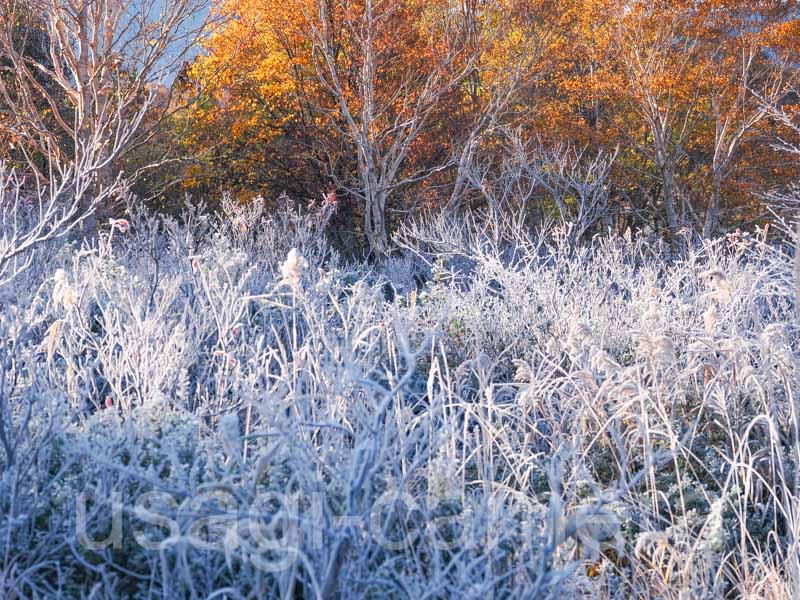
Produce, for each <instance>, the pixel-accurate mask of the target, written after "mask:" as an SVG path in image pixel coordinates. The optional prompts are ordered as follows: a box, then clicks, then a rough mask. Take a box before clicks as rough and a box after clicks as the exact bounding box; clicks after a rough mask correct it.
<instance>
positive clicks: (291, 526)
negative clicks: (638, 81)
mask: <svg viewBox="0 0 800 600" xmlns="http://www.w3.org/2000/svg"><path fill="white" fill-rule="evenodd" d="M280 214H281V215H283V216H282V217H281V218H278V217H274V216H273V217H269V216H268V215H266V214H265V213H263V212H262V211H261V210H260V207H259V205H255V207H251V208H249V209H248V210H243V209H240V208H237V207H235V206H234V205H233V204H231V203H226V213H225V214H223V215H221V216H220V217H215V216H205V215H203V214H202V213H201V212H200V211H198V210H190V211H188V212H187V213H186V214H185V215H184V218H183V220H181V222H178V221H172V220H169V219H157V218H154V217H151V216H148V215H146V214H144V213H137V214H133V215H131V216H130V218H129V221H130V223H129V224H128V223H124V222H116V223H115V225H114V228H113V234H112V231H111V230H109V229H107V230H106V231H104V232H103V233H102V234H101V236H100V240H99V242H98V243H97V244H96V245H95V247H94V248H90V249H86V248H83V249H82V248H80V247H78V246H77V245H75V244H72V245H70V244H66V245H51V246H47V247H42V248H41V249H40V250H39V251H38V255H37V256H36V259H35V260H34V262H33V264H32V265H31V267H30V268H28V269H27V270H26V271H24V272H23V273H22V274H21V275H19V276H17V277H16V278H15V279H13V280H12V281H11V282H9V283H8V284H6V285H5V287H4V289H3V290H2V299H1V301H2V310H0V330H2V337H3V340H4V343H3V345H2V348H0V596H2V597H4V598H28V597H47V598H56V597H63V598H81V597H86V598H265V597H281V598H295V597H308V598H318V597H321V598H351V597H352V598H358V597H375V598H378V597H380V598H383V597H398V598H408V597H411V598H444V597H453V598H506V597H515V598H535V597H555V596H565V597H581V596H582V597H599V598H630V597H641V598H707V597H731V598H732V597H740V596H746V597H759V598H787V597H793V596H795V597H796V596H797V594H798V591H799V588H800V558H799V557H798V556H799V555H798V552H800V545H799V544H800V540H798V535H800V515H798V507H799V506H800V477H798V465H800V440H799V439H798V436H799V435H800V416H798V414H797V409H798V405H797V398H796V395H797V391H798V389H799V388H800V386H799V385H798V376H800V373H799V372H798V352H799V350H800V349H799V348H798V346H799V342H798V325H797V322H796V321H794V316H793V315H794V310H795V302H796V282H795V275H794V266H793V260H794V259H793V256H792V251H791V250H790V249H786V247H784V246H781V245H778V244H777V243H776V244H772V243H771V241H772V240H767V239H765V236H764V235H757V236H754V237H749V238H748V237H739V238H728V239H725V240H720V241H718V242H715V243H709V244H706V245H702V246H695V247H693V248H692V249H690V250H687V251H686V252H685V253H683V254H682V255H681V257H680V258H674V257H673V258H668V257H667V251H666V249H665V248H663V247H661V246H659V245H658V244H647V243H645V242H643V241H636V240H631V239H625V238H612V239H608V238H606V239H598V240H597V241H595V242H594V243H593V244H587V245H585V246H582V247H578V248H570V247H569V245H568V243H567V242H566V241H564V240H567V239H569V236H568V235H559V234H558V233H553V234H551V235H548V236H545V237H542V238H529V237H526V236H525V235H523V234H521V233H519V232H516V233H515V232H514V231H513V227H512V228H504V227H503V226H502V225H498V224H497V223H494V224H488V225H487V224H483V225H481V223H480V220H479V219H477V218H476V219H472V220H470V221H469V223H468V224H466V225H463V226H461V227H454V226H451V225H447V224H446V223H444V222H441V221H438V222H428V223H423V224H420V225H416V226H411V227H407V228H406V229H405V230H404V231H402V232H401V233H400V234H399V235H398V238H397V241H398V243H399V244H400V245H401V246H402V247H404V248H405V253H404V254H402V255H398V256H397V257H396V258H393V259H390V260H389V261H387V262H385V263H383V264H380V265H375V264H372V265H368V264H348V263H346V262H345V261H343V260H342V259H341V258H340V257H339V256H338V255H337V254H336V253H335V252H334V251H332V250H331V249H330V248H329V247H328V246H327V245H326V244H325V242H324V235H323V229H324V227H325V225H326V222H327V216H328V215H327V214H326V213H324V212H315V213H312V214H311V215H310V216H306V217H301V216H299V215H295V214H293V213H291V212H288V211H284V212H282V213H280ZM128 225H129V227H128ZM292 248H296V251H294V252H290V251H291V249H292ZM109 534H111V535H109ZM105 538H108V539H107V542H106V543H103V540H104V539H105Z"/></svg>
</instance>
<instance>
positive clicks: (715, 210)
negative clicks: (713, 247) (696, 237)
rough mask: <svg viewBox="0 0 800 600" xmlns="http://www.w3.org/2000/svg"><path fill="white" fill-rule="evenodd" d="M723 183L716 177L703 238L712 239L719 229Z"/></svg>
mask: <svg viewBox="0 0 800 600" xmlns="http://www.w3.org/2000/svg"><path fill="white" fill-rule="evenodd" d="M721 187H722V183H721V182H720V180H719V177H716V176H715V177H714V183H713V192H712V194H711V206H710V207H709V208H708V211H706V222H705V223H704V225H703V237H704V238H706V239H711V237H712V236H713V235H714V234H715V233H716V231H717V228H718V227H719V197H720V188H721Z"/></svg>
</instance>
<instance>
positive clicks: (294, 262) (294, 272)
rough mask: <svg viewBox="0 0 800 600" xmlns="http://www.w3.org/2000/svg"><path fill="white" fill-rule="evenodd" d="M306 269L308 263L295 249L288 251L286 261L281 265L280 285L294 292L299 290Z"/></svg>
mask: <svg viewBox="0 0 800 600" xmlns="http://www.w3.org/2000/svg"><path fill="white" fill-rule="evenodd" d="M306 267H308V261H306V259H305V258H303V255H302V254H300V252H298V250H297V248H292V249H291V250H289V254H288V255H287V256H286V260H285V261H284V263H283V265H281V284H282V285H288V286H289V287H290V288H292V289H293V290H295V291H297V290H298V289H300V281H301V279H302V277H303V271H304V270H305V269H306Z"/></svg>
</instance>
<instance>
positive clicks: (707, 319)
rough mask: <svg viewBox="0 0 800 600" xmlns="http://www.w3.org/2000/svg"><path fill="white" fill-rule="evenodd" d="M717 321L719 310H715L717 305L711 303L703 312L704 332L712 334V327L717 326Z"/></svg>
mask: <svg viewBox="0 0 800 600" xmlns="http://www.w3.org/2000/svg"><path fill="white" fill-rule="evenodd" d="M718 321H719V311H717V305H716V304H713V303H712V304H710V305H709V307H708V308H707V309H706V311H705V312H704V313H703V323H704V324H705V327H706V333H707V334H708V335H712V334H713V333H714V328H715V327H716V326H717V322H718Z"/></svg>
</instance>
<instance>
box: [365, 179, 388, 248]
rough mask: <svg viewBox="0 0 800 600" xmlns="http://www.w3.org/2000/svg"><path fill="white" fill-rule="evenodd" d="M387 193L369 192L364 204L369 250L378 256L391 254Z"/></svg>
mask: <svg viewBox="0 0 800 600" xmlns="http://www.w3.org/2000/svg"><path fill="white" fill-rule="evenodd" d="M385 207H386V195H385V193H382V192H377V193H373V194H367V199H366V204H365V206H364V232H365V233H366V235H367V242H368V243H369V250H370V252H371V253H372V254H374V255H375V257H376V258H385V257H387V256H389V236H388V234H387V233H386V217H385V215H384V212H385Z"/></svg>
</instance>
